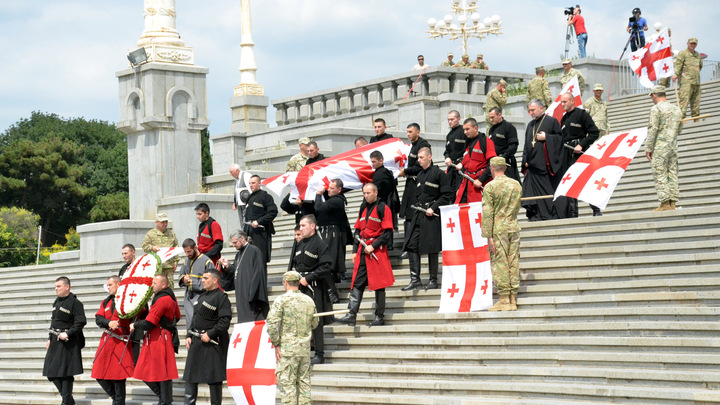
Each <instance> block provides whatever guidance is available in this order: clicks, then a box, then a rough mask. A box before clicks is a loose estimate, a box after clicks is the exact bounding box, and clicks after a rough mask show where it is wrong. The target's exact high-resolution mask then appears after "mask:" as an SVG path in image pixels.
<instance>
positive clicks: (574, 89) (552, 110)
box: [545, 76, 583, 122]
mask: <svg viewBox="0 0 720 405" xmlns="http://www.w3.org/2000/svg"><path fill="white" fill-rule="evenodd" d="M565 93H571V94H572V95H573V97H574V98H575V108H583V103H582V97H581V96H580V83H579V82H578V78H577V76H573V77H572V79H570V81H569V82H567V83H566V84H565V87H563V88H562V90H561V91H560V94H558V96H557V97H556V98H555V101H553V103H552V104H550V107H548V109H547V111H545V114H546V115H549V116H551V117H555V119H557V120H558V122H560V120H561V119H562V117H563V115H565V110H563V108H562V106H561V105H560V97H562V95H563V94H565Z"/></svg>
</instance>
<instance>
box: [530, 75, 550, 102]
mask: <svg viewBox="0 0 720 405" xmlns="http://www.w3.org/2000/svg"><path fill="white" fill-rule="evenodd" d="M532 100H540V101H542V103H543V105H544V106H545V108H547V107H548V106H550V104H551V103H552V95H551V94H550V85H549V84H548V81H547V80H545V78H544V77H541V76H535V77H534V78H533V79H532V80H530V83H528V87H527V104H529V103H530V101H532Z"/></svg>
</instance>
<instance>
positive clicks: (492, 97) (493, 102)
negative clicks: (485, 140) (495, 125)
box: [485, 89, 507, 129]
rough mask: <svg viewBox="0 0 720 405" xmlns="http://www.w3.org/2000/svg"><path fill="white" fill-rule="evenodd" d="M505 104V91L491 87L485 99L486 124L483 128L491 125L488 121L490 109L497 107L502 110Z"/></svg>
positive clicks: (488, 127)
mask: <svg viewBox="0 0 720 405" xmlns="http://www.w3.org/2000/svg"><path fill="white" fill-rule="evenodd" d="M505 104H507V93H501V92H500V90H498V89H492V90H491V91H490V92H489V93H488V94H487V97H486V99H485V124H487V126H486V127H485V128H487V129H490V127H491V126H492V124H491V123H490V117H489V116H488V113H489V112H490V109H491V108H493V107H498V108H500V109H501V110H502V109H503V108H504V107H505Z"/></svg>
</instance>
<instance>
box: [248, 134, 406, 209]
mask: <svg viewBox="0 0 720 405" xmlns="http://www.w3.org/2000/svg"><path fill="white" fill-rule="evenodd" d="M376 150H377V151H380V152H381V153H382V154H383V164H384V165H385V167H387V168H388V169H389V170H390V171H391V172H393V174H394V176H395V177H397V176H398V173H399V172H400V169H402V168H405V166H406V165H407V155H408V153H410V145H409V144H406V143H404V142H403V141H402V140H400V139H399V138H391V139H385V140H384V141H380V142H375V143H371V144H368V145H365V146H363V147H361V148H357V149H352V150H350V151H347V152H345V153H341V154H339V155H336V156H333V157H329V158H326V159H323V160H321V161H319V162H315V163H312V164H310V165H307V166H305V167H303V168H302V170H300V171H299V172H298V173H297V174H296V177H295V178H294V179H293V180H292V181H291V182H290V183H291V184H290V187H291V191H290V200H295V199H296V198H297V197H298V196H300V198H302V199H303V200H305V201H312V200H315V193H316V191H317V190H318V189H320V188H325V189H327V184H328V182H329V180H333V179H340V180H342V181H343V187H344V188H346V189H350V190H357V189H360V188H362V186H363V185H364V184H365V183H368V182H370V181H372V176H373V172H374V171H373V168H372V165H371V164H370V154H371V153H372V152H373V151H376ZM286 174H291V173H286ZM281 176H282V175H281ZM281 176H275V177H271V178H269V179H266V180H264V181H263V182H262V183H263V185H265V186H266V187H268V189H269V188H270V187H269V186H268V184H270V183H271V182H273V181H277V179H278V178H281ZM276 195H278V196H281V194H279V193H276Z"/></svg>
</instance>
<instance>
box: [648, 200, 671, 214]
mask: <svg viewBox="0 0 720 405" xmlns="http://www.w3.org/2000/svg"><path fill="white" fill-rule="evenodd" d="M669 209H671V208H670V201H663V202H661V203H660V206H659V207H657V208H655V209H654V210H652V212H659V211H667V210H669Z"/></svg>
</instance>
